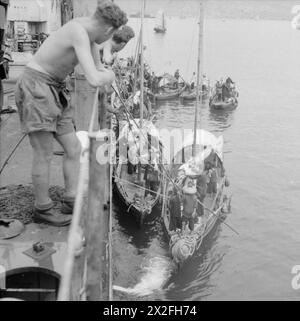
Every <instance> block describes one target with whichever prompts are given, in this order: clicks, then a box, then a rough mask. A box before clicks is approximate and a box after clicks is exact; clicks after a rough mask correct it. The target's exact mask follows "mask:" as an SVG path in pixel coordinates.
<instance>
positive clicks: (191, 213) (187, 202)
mask: <svg viewBox="0 0 300 321" xmlns="http://www.w3.org/2000/svg"><path fill="white" fill-rule="evenodd" d="M182 193H183V198H182V232H185V231H186V228H187V226H188V227H189V230H190V232H192V231H193V230H194V226H195V218H196V216H197V207H198V202H197V188H196V180H195V179H192V178H190V177H186V178H185V180H184V182H183V188H182Z"/></svg>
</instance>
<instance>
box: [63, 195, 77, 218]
mask: <svg viewBox="0 0 300 321" xmlns="http://www.w3.org/2000/svg"><path fill="white" fill-rule="evenodd" d="M74 205H75V197H70V196H65V197H64V198H63V199H62V202H61V212H62V213H63V214H68V215H71V214H73V209H74Z"/></svg>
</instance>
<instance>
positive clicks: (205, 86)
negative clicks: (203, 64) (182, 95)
mask: <svg viewBox="0 0 300 321" xmlns="http://www.w3.org/2000/svg"><path fill="white" fill-rule="evenodd" d="M208 87H209V86H208V79H207V77H206V75H203V76H202V91H204V92H206V91H208Z"/></svg>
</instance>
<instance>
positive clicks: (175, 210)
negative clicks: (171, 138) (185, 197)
mask: <svg viewBox="0 0 300 321" xmlns="http://www.w3.org/2000/svg"><path fill="white" fill-rule="evenodd" d="M169 211H170V225H169V230H170V231H177V230H181V229H182V219H181V198H180V194H179V192H178V189H177V187H176V186H174V187H173V191H172V194H171V196H170V202H169Z"/></svg>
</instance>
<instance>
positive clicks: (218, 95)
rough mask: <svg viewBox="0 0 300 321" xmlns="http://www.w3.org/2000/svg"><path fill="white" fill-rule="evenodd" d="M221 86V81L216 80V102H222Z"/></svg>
mask: <svg viewBox="0 0 300 321" xmlns="http://www.w3.org/2000/svg"><path fill="white" fill-rule="evenodd" d="M222 86H223V83H222V80H218V81H217V82H216V94H215V96H216V99H217V101H222Z"/></svg>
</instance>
